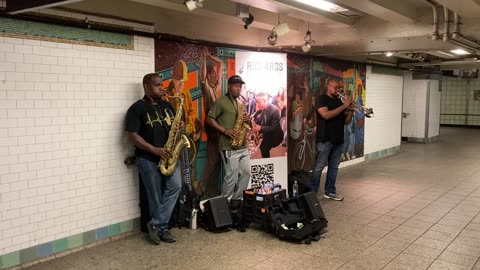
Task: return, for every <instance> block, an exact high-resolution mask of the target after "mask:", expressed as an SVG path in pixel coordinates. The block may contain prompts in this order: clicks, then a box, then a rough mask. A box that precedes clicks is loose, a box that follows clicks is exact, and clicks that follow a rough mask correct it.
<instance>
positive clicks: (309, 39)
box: [302, 30, 316, 52]
mask: <svg viewBox="0 0 480 270" xmlns="http://www.w3.org/2000/svg"><path fill="white" fill-rule="evenodd" d="M304 39H305V44H303V46H302V51H303V52H309V51H310V50H311V49H312V47H313V45H315V43H316V42H315V40H313V39H312V32H310V30H308V31H307V33H305V38H304Z"/></svg>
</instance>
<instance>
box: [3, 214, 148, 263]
mask: <svg viewBox="0 0 480 270" xmlns="http://www.w3.org/2000/svg"><path fill="white" fill-rule="evenodd" d="M99 229H105V233H107V229H108V236H107V237H111V236H115V235H119V234H123V233H126V232H131V231H138V230H140V218H134V219H131V220H127V221H124V222H120V223H117V224H113V225H110V226H108V227H102V228H99ZM99 229H96V230H91V231H88V232H84V233H80V234H76V235H72V236H69V237H65V238H62V239H58V240H55V241H52V242H47V243H42V244H40V245H37V246H34V247H29V248H26V249H22V250H19V251H15V252H12V253H9V254H5V255H2V256H0V269H6V268H10V267H12V266H18V265H20V264H26V263H29V262H32V261H35V260H37V259H40V258H42V257H45V256H50V255H54V254H55V253H58V252H62V251H65V250H69V249H72V248H76V247H79V246H82V245H87V244H91V243H93V242H95V241H97V231H98V230H99ZM104 238H106V237H103V238H101V239H104ZM99 240H100V239H99ZM52 249H53V250H52ZM52 252H53V253H52Z"/></svg>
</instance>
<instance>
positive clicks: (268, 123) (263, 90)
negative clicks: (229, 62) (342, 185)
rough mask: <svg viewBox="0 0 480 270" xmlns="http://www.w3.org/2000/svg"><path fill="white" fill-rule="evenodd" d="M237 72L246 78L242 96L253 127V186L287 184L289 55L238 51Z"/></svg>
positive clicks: (250, 143) (249, 137) (250, 136)
mask: <svg viewBox="0 0 480 270" xmlns="http://www.w3.org/2000/svg"><path fill="white" fill-rule="evenodd" d="M235 73H236V74H237V75H240V76H241V77H242V79H243V80H244V81H245V85H244V86H243V89H242V96H244V97H245V99H246V102H247V104H246V108H247V114H248V115H249V116H250V117H251V118H252V125H253V127H252V129H251V131H250V132H249V134H248V135H247V145H248V149H249V151H250V157H251V164H252V170H251V172H252V179H251V185H257V184H262V183H265V182H274V183H280V184H281V185H282V187H284V188H286V187H287V147H286V139H287V93H286V89H287V55H286V54H283V53H264V52H248V51H237V52H236V54H235Z"/></svg>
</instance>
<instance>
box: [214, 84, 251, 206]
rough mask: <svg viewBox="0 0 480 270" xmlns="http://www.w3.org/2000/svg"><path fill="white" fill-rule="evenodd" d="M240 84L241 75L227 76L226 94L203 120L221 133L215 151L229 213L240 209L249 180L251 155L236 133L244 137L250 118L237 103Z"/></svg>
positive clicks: (241, 105) (243, 140) (242, 105)
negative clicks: (219, 162)
mask: <svg viewBox="0 0 480 270" xmlns="http://www.w3.org/2000/svg"><path fill="white" fill-rule="evenodd" d="M243 84H245V82H244V81H243V80H242V78H241V77H240V76H238V75H234V76H232V77H230V78H229V79H228V92H227V94H226V95H225V96H222V97H220V98H218V99H217V100H216V101H215V103H214V104H213V106H212V108H211V109H210V111H209V112H208V116H207V119H206V121H207V123H208V124H209V125H210V126H211V127H213V128H215V129H216V130H217V131H218V132H219V133H220V138H219V142H218V146H219V147H218V149H219V151H220V155H221V158H222V162H223V167H224V169H225V178H224V180H223V186H222V196H224V197H225V198H227V201H228V202H229V203H230V207H231V209H232V210H235V209H238V208H240V206H241V200H242V198H243V191H244V190H245V189H247V186H248V182H249V180H250V155H249V152H248V150H247V147H246V144H245V138H239V134H243V136H244V135H245V134H246V132H245V130H242V129H245V128H246V127H245V123H248V124H249V125H250V119H249V117H248V116H247V114H246V113H245V110H244V109H243V110H242V108H245V106H244V104H242V103H241V102H239V101H237V98H238V97H239V96H240V92H241V90H242V85H243ZM242 102H243V101H242ZM238 119H240V121H237V120H238ZM236 124H237V125H236ZM232 142H233V143H232ZM238 142H240V143H239V145H238V146H237V145H236V144H238Z"/></svg>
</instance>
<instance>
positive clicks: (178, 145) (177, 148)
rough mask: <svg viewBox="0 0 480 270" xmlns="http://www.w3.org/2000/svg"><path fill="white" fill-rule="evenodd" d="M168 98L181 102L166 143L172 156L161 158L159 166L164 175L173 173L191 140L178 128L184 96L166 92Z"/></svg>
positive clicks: (178, 104)
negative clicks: (183, 150) (181, 154)
mask: <svg viewBox="0 0 480 270" xmlns="http://www.w3.org/2000/svg"><path fill="white" fill-rule="evenodd" d="M164 96H166V97H168V98H178V99H179V101H180V102H177V108H176V111H177V113H176V114H175V118H174V119H173V122H172V125H171V126H170V127H171V128H170V132H169V133H168V139H167V142H166V143H165V146H164V147H165V150H167V152H168V153H170V156H169V157H168V158H167V159H164V158H162V159H160V162H159V163H158V168H159V169H160V172H161V173H162V174H163V175H167V176H168V175H172V174H173V171H174V170H175V167H176V166H177V161H178V159H179V156H180V153H181V151H182V149H183V147H184V146H185V147H187V148H190V141H189V140H188V138H187V136H185V134H183V130H178V128H177V126H178V124H179V123H180V121H181V120H182V111H183V107H182V105H183V98H181V97H179V96H169V95H166V94H164Z"/></svg>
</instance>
